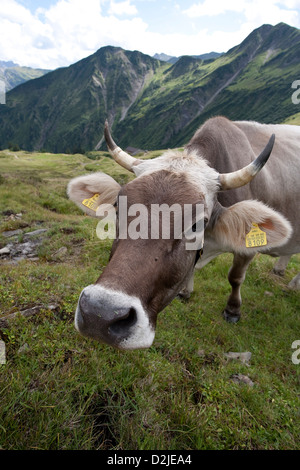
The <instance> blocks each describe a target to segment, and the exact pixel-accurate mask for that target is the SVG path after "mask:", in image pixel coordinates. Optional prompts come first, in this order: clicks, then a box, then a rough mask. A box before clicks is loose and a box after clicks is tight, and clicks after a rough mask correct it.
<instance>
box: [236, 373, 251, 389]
mask: <svg viewBox="0 0 300 470" xmlns="http://www.w3.org/2000/svg"><path fill="white" fill-rule="evenodd" d="M230 379H231V380H232V381H233V382H235V383H236V384H239V385H240V384H245V385H249V387H253V386H254V382H252V380H251V379H250V377H248V376H247V375H243V374H232V375H231V376H230Z"/></svg>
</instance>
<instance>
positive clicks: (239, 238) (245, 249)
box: [213, 200, 293, 254]
mask: <svg viewBox="0 0 300 470" xmlns="http://www.w3.org/2000/svg"><path fill="white" fill-rule="evenodd" d="M292 231H293V229H292V226H291V224H290V222H289V221H288V220H287V219H286V218H285V217H284V216H283V215H282V214H280V213H279V212H277V211H275V210H273V209H271V208H270V207H268V206H266V205H265V204H263V203H262V202H259V201H253V200H249V201H242V202H238V203H237V204H234V205H233V206H231V207H229V208H228V209H225V210H223V211H222V212H221V213H220V216H219V217H218V219H217V220H216V222H215V225H214V228H213V235H214V237H215V239H216V240H217V242H218V243H219V244H220V245H221V246H222V247H223V248H225V249H226V250H227V251H231V252H239V253H245V254H247V253H251V252H260V251H267V250H268V249H271V248H273V247H277V246H278V247H279V246H281V245H284V244H285V243H286V242H287V241H288V239H289V238H290V236H291V234H292Z"/></svg>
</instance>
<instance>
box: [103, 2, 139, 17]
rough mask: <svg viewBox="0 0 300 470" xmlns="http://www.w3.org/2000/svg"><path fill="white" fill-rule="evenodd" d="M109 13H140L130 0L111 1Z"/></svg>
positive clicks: (118, 14) (119, 14)
mask: <svg viewBox="0 0 300 470" xmlns="http://www.w3.org/2000/svg"><path fill="white" fill-rule="evenodd" d="M109 13H110V14H111V15H117V16H122V15H130V16H131V15H136V14H137V13H138V11H137V8H136V6H135V5H132V4H131V1H130V0H125V1H123V2H114V1H111V2H110V8H109Z"/></svg>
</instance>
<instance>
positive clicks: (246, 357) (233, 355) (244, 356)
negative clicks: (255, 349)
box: [224, 351, 252, 366]
mask: <svg viewBox="0 0 300 470" xmlns="http://www.w3.org/2000/svg"><path fill="white" fill-rule="evenodd" d="M224 356H225V357H226V358H227V359H236V360H238V361H241V362H242V363H243V364H245V365H246V366H249V362H250V359H251V356H252V354H251V352H249V351H246V352H241V353H240V352H228V353H225V354H224Z"/></svg>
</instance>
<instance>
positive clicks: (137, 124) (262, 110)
mask: <svg viewBox="0 0 300 470" xmlns="http://www.w3.org/2000/svg"><path fill="white" fill-rule="evenodd" d="M299 77H300V31H299V30H298V29H296V28H292V27H290V26H288V25H286V24H284V23H280V24H278V25H276V26H270V25H263V26H261V27H260V28H258V29H256V30H254V31H253V32H252V33H251V34H250V35H249V36H248V37H247V38H246V39H245V40H244V41H243V42H242V43H241V44H239V45H238V46H236V47H234V48H232V49H230V50H229V51H228V52H227V53H225V54H223V55H221V56H219V57H217V58H216V59H214V60H202V59H199V58H194V57H190V56H183V57H181V58H179V60H178V61H176V63H174V64H170V63H168V62H162V61H161V60H158V59H154V58H153V57H150V56H147V55H145V54H142V53H141V52H138V51H134V52H131V51H124V50H123V49H121V48H116V47H112V46H108V47H104V48H102V49H99V50H98V51H97V52H96V53H95V54H93V55H91V56H89V57H87V58H85V59H83V60H81V61H79V62H77V63H76V64H73V65H71V66H70V67H66V68H61V69H58V70H55V71H53V72H50V73H48V74H46V75H44V76H42V77H40V78H38V79H36V80H30V81H29V82H26V83H24V84H23V85H20V86H18V87H17V88H15V89H13V90H11V91H10V92H9V93H7V96H6V105H1V106H0V147H1V146H2V148H5V147H7V146H8V144H9V143H14V144H18V145H19V146H20V147H21V148H24V149H28V150H32V149H46V150H49V151H52V152H72V151H78V150H91V149H94V148H98V149H99V148H103V149H104V148H105V144H104V143H103V126H104V121H105V118H108V120H109V123H110V125H111V127H112V131H113V134H114V137H115V140H117V141H118V143H119V144H120V145H121V146H122V147H124V148H126V147H127V146H129V145H130V146H132V147H135V148H144V149H149V150H150V149H156V148H167V147H175V146H182V145H183V144H184V143H185V142H187V141H188V140H189V138H190V137H191V136H192V135H193V133H194V132H195V130H196V129H197V128H198V127H199V125H200V124H201V123H203V122H204V121H205V120H206V119H207V118H209V117H211V116H214V115H217V114H222V115H225V116H227V117H229V118H230V119H242V120H244V119H248V120H257V121H261V122H266V123H268V122H274V123H276V122H283V121H284V120H287V119H288V118H290V117H291V116H292V115H294V114H297V113H299V109H298V108H297V106H296V105H295V104H293V103H292V100H291V97H292V93H293V91H294V90H293V89H292V88H291V85H292V83H293V82H294V81H295V80H296V79H298V78H299Z"/></svg>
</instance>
